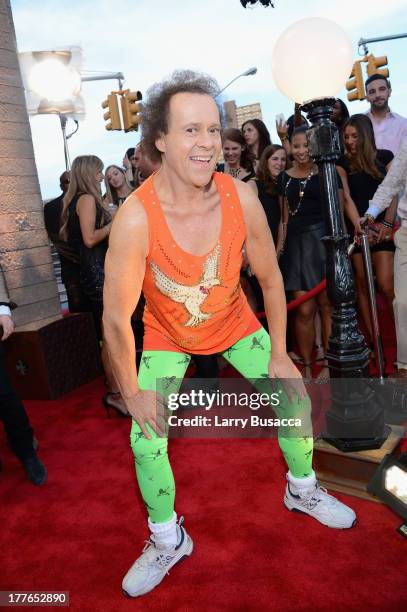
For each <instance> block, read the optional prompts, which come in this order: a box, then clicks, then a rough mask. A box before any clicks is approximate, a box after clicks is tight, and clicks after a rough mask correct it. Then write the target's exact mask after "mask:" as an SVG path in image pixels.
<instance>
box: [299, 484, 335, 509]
mask: <svg viewBox="0 0 407 612" xmlns="http://www.w3.org/2000/svg"><path fill="white" fill-rule="evenodd" d="M322 497H324V498H325V500H326V501H327V502H328V503H329V504H330V505H334V504H335V503H336V500H335V498H334V497H332V495H329V493H328V491H327V490H326V489H325V488H324V487H321V486H320V484H319V483H318V482H316V483H315V487H314V489H313V490H312V491H311V492H310V493H308V494H307V493H305V494H304V497H302V496H301V493H300V500H301V501H300V504H301V506H304V507H306V508H308V510H313V509H314V508H315V507H316V506H317V505H318V504H319V502H320V501H322Z"/></svg>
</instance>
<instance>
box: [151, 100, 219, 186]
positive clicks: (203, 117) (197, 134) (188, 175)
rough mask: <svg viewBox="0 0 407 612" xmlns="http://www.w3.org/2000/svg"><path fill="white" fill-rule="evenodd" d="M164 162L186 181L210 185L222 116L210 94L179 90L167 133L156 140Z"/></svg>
mask: <svg viewBox="0 0 407 612" xmlns="http://www.w3.org/2000/svg"><path fill="white" fill-rule="evenodd" d="M155 144H156V147H157V149H158V150H159V151H161V152H162V153H163V165H165V166H166V167H167V168H168V169H170V170H171V171H173V172H175V173H176V174H177V175H178V176H179V177H180V178H181V179H182V180H183V181H184V182H187V183H190V184H192V185H194V186H197V187H203V186H205V185H207V184H208V183H209V181H210V179H211V176H212V174H213V172H214V170H215V166H216V163H217V161H218V158H219V155H220V151H221V146H222V145H221V138H220V118H219V111H218V108H217V106H216V104H215V102H214V100H213V98H211V96H209V95H206V94H197V93H177V94H175V95H174V96H173V97H172V98H171V100H170V104H169V117H168V133H167V134H162V135H161V136H160V138H158V139H157V140H156V143H155Z"/></svg>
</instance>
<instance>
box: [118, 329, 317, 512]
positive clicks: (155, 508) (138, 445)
mask: <svg viewBox="0 0 407 612" xmlns="http://www.w3.org/2000/svg"><path fill="white" fill-rule="evenodd" d="M270 350H271V346H270V337H269V335H268V333H267V332H266V331H265V330H264V329H263V328H261V329H260V330H258V331H257V332H254V333H253V334H250V335H249V336H246V337H245V338H242V339H241V340H239V341H238V342H236V343H235V344H234V345H233V346H232V347H230V348H229V349H227V350H226V351H225V352H224V353H223V354H222V355H223V357H224V358H225V359H226V360H227V361H228V362H229V363H230V364H231V365H233V366H234V367H235V368H236V370H237V371H238V372H239V373H240V374H242V376H244V377H245V378H247V379H254V380H255V381H256V385H255V386H256V389H257V390H258V391H259V392H267V391H268V392H270V381H269V379H268V362H269V359H270ZM189 361H190V356H189V355H186V354H183V353H177V352H171V351H144V352H143V355H142V357H141V363H140V369H139V375H138V382H139V387H140V389H142V390H154V391H155V390H156V380H157V379H160V380H161V381H163V380H164V381H165V389H166V390H165V393H166V394H168V395H169V394H170V393H177V392H178V389H179V386H180V384H181V381H182V379H183V378H184V375H185V372H186V369H187V367H188V364H189ZM274 410H275V412H276V415H277V416H278V417H279V418H282V417H283V416H284V417H296V418H301V419H302V423H303V428H304V426H305V428H306V431H307V435H304V436H303V437H300V436H299V435H298V433H296V434H292V435H291V436H290V435H289V433H290V432H289V431H288V430H287V429H283V428H282V427H280V428H279V432H278V442H279V445H280V448H281V450H282V452H283V455H284V458H285V460H286V463H287V465H288V467H289V469H290V472H291V473H292V474H293V476H296V477H297V478H302V477H305V476H309V475H310V474H311V472H312V452H313V438H312V436H311V435H310V431H311V421H310V418H311V416H310V415H311V404H310V400H309V398H308V397H305V398H304V400H299V398H298V397H297V396H296V395H295V396H294V398H292V401H291V402H290V401H289V400H288V398H287V396H286V395H285V393H282V394H281V396H280V404H279V406H278V407H275V408H274ZM150 432H151V434H152V436H153V437H152V439H151V440H147V438H145V437H144V435H143V433H142V432H141V430H140V427H139V425H138V424H137V423H136V421H134V420H133V424H132V429H131V436H130V439H131V447H132V450H133V454H134V459H135V466H136V474H137V480H138V484H139V487H140V491H141V495H142V497H143V500H144V503H145V505H146V507H147V510H148V514H149V516H150V520H151V521H152V522H155V523H164V522H166V521H168V520H170V519H171V518H172V516H173V511H174V499H175V482H174V477H173V474H172V470H171V466H170V462H169V459H168V454H167V442H168V440H167V438H159V437H157V436H156V435H155V433H154V432H153V431H152V430H151V429H150Z"/></svg>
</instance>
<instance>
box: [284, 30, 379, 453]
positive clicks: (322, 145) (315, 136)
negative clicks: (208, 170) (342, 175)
mask: <svg viewBox="0 0 407 612" xmlns="http://www.w3.org/2000/svg"><path fill="white" fill-rule="evenodd" d="M352 56H353V53H352V46H351V42H350V40H349V39H348V37H347V35H346V34H345V32H344V31H343V30H342V29H341V28H340V27H339V26H338V25H337V24H336V23H334V22H332V21H330V20H328V19H321V18H310V19H303V20H301V21H298V22H296V23H294V24H293V25H291V26H290V27H289V28H288V29H287V30H285V32H283V34H282V35H281V36H280V38H279V39H278V41H277V43H276V45H275V48H274V52H273V60H272V69H273V75H274V79H275V81H276V83H277V86H278V88H279V89H280V90H281V91H282V93H284V94H285V95H287V96H288V97H289V98H291V99H292V100H294V101H295V102H298V103H301V104H302V109H303V110H304V111H305V112H306V113H307V114H308V119H309V120H310V122H311V128H310V129H309V130H308V132H307V138H308V147H309V151H310V155H311V157H312V158H313V159H314V160H315V163H316V164H317V165H318V171H319V176H320V189H321V199H322V202H323V207H324V216H325V228H326V233H327V236H326V237H325V238H324V241H325V245H326V250H327V262H326V276H327V293H328V297H329V299H330V301H331V303H332V305H333V313H332V334H331V337H330V338H329V346H328V352H327V359H328V364H329V369H330V372H331V394H332V401H331V407H330V409H329V411H328V413H327V417H326V427H327V431H326V439H327V441H328V442H330V443H331V444H332V445H334V446H336V447H337V448H339V449H340V450H342V451H347V452H349V451H358V450H366V449H371V448H380V446H381V445H382V443H383V441H384V440H385V438H386V436H387V429H386V427H385V425H384V411H383V408H382V407H381V405H380V401H379V400H378V398H377V394H375V393H374V391H373V389H372V388H371V386H370V385H369V384H368V383H367V381H363V380H362V379H367V378H368V376H369V375H368V365H369V349H368V347H367V346H366V343H365V340H364V337H363V335H362V334H361V332H360V330H359V327H358V322H357V314H356V309H355V301H356V293H355V283H354V277H353V271H352V266H351V262H350V259H349V256H348V253H347V246H348V238H349V237H348V235H347V234H346V233H345V231H344V229H343V224H342V213H341V210H340V204H339V194H338V183H337V175H336V168H335V161H336V160H337V159H338V158H339V156H340V144H339V134H338V130H337V128H336V125H335V124H334V123H333V122H332V121H331V119H330V117H331V113H332V108H333V105H334V103H335V95H336V94H337V93H338V92H339V90H340V89H341V88H342V87H343V85H344V83H345V81H346V79H347V78H348V76H349V74H350V72H351V69H352V63H353V58H352ZM293 58H295V61H293Z"/></svg>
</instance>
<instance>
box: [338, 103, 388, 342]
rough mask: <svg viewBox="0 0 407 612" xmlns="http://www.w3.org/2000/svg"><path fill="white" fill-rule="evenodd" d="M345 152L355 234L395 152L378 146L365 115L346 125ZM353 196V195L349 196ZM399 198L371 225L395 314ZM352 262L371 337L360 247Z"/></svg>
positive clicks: (378, 270) (380, 278)
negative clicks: (395, 236)
mask: <svg viewBox="0 0 407 612" xmlns="http://www.w3.org/2000/svg"><path fill="white" fill-rule="evenodd" d="M343 135H344V144H345V155H344V156H343V157H342V159H341V160H340V161H339V165H340V166H342V168H343V169H344V170H345V172H346V176H347V181H348V184H349V195H348V197H346V198H345V214H346V217H347V225H348V231H349V233H350V235H351V236H353V234H354V227H355V225H357V224H358V221H359V219H360V217H363V216H364V214H365V212H366V210H367V209H368V206H369V200H371V199H372V198H373V196H374V194H375V192H376V189H377V188H378V186H379V185H380V183H381V182H382V180H383V179H384V177H385V176H386V173H387V171H388V169H389V167H390V164H391V161H392V159H393V153H392V152H391V151H387V150H386V149H376V144H375V139H374V132H373V126H372V123H371V121H370V119H369V117H367V116H366V115H362V114H357V115H352V117H350V118H349V119H348V120H347V121H346V123H345V125H344V131H343ZM349 196H350V197H349ZM396 209H397V199H394V200H393V202H392V204H391V205H390V206H389V208H388V209H387V210H386V211H385V212H384V213H382V214H381V215H379V217H378V218H377V220H376V224H375V225H374V226H370V232H369V234H370V236H369V242H370V251H371V256H372V264H373V268H374V271H375V275H376V282H377V286H378V289H379V290H380V291H381V292H382V293H383V295H384V296H385V298H386V300H387V303H388V306H389V312H390V314H391V316H393V308H392V304H393V299H394V285H393V259H394V251H395V246H394V242H393V239H392V229H393V223H394V217H395V214H396ZM352 261H353V264H354V268H355V273H356V286H357V293H358V303H359V308H360V311H361V314H362V316H363V320H364V322H365V324H366V327H367V330H368V333H369V335H370V340H371V339H372V326H371V321H370V311H369V298H368V292H367V285H366V279H365V271H364V266H363V258H362V253H361V250H360V248H359V247H357V248H356V249H355V251H354V254H353V257H352Z"/></svg>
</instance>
